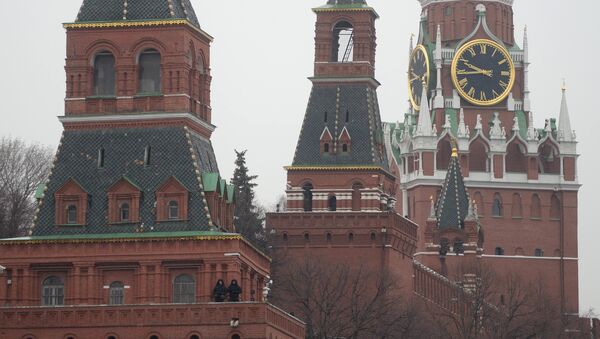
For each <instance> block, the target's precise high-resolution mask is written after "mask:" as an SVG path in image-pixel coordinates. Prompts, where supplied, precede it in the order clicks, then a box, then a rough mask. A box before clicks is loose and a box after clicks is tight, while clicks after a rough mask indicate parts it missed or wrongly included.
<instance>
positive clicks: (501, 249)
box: [496, 247, 504, 255]
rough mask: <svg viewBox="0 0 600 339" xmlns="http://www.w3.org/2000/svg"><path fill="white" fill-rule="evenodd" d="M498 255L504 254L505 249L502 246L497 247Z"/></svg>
mask: <svg viewBox="0 0 600 339" xmlns="http://www.w3.org/2000/svg"><path fill="white" fill-rule="evenodd" d="M496 255H504V249H503V248H502V247H496Z"/></svg>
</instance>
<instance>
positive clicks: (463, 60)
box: [460, 58, 469, 63]
mask: <svg viewBox="0 0 600 339" xmlns="http://www.w3.org/2000/svg"><path fill="white" fill-rule="evenodd" d="M460 61H462V62H466V63H469V60H466V59H463V58H460Z"/></svg>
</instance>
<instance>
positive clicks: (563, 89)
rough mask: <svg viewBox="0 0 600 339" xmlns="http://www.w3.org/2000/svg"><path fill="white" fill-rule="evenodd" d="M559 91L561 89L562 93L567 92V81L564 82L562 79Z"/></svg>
mask: <svg viewBox="0 0 600 339" xmlns="http://www.w3.org/2000/svg"><path fill="white" fill-rule="evenodd" d="M560 89H562V91H563V92H564V91H566V90H567V80H565V78H563V84H562V87H561V88H560Z"/></svg>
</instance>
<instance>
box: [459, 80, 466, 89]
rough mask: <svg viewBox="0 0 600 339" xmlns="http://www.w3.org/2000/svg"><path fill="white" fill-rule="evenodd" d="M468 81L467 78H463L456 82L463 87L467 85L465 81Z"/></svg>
mask: <svg viewBox="0 0 600 339" xmlns="http://www.w3.org/2000/svg"><path fill="white" fill-rule="evenodd" d="M468 82H469V81H468V80H467V78H463V79H462V80H461V81H459V82H458V84H459V85H460V87H461V88H462V89H465V87H467V83H468Z"/></svg>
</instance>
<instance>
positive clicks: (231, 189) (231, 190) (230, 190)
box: [227, 185, 235, 203]
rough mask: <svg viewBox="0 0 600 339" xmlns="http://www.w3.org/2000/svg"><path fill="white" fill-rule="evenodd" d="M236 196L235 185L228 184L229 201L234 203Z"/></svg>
mask: <svg viewBox="0 0 600 339" xmlns="http://www.w3.org/2000/svg"><path fill="white" fill-rule="evenodd" d="M234 198H235V186H234V185H227V202H228V203H232V202H233V200H234Z"/></svg>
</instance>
